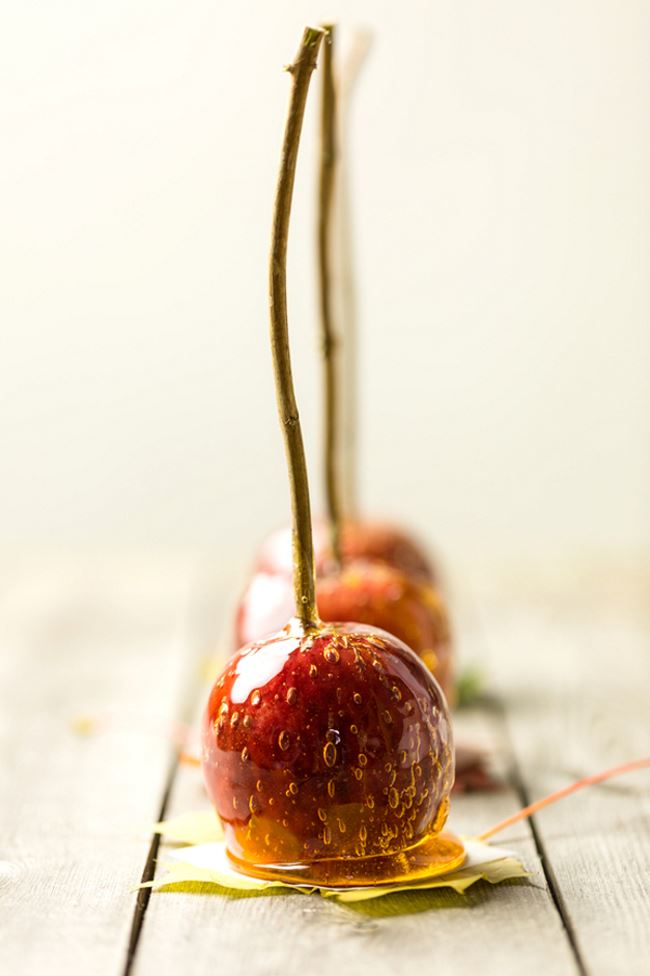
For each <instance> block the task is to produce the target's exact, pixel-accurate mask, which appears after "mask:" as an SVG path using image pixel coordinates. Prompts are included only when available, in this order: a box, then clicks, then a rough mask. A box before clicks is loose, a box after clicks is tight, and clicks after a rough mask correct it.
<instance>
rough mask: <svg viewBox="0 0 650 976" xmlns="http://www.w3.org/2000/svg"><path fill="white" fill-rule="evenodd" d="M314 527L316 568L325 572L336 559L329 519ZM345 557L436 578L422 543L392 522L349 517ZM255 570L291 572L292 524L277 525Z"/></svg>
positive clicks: (344, 539)
mask: <svg viewBox="0 0 650 976" xmlns="http://www.w3.org/2000/svg"><path fill="white" fill-rule="evenodd" d="M312 528H313V533H314V556H315V562H316V572H317V573H321V572H324V571H327V570H328V569H329V567H330V563H331V561H332V553H331V549H330V534H329V530H328V527H327V523H326V522H324V521H322V520H318V519H315V520H314V522H313V526H312ZM341 557H342V560H341V561H342V562H343V563H347V562H351V561H353V560H357V559H362V560H365V559H368V560H372V561H373V562H381V563H386V564H387V565H388V566H393V567H395V569H399V570H401V572H403V573H406V574H407V575H408V576H414V577H416V578H417V579H420V580H426V581H428V582H433V580H434V572H433V568H432V566H431V563H430V561H429V559H428V558H427V555H426V553H425V552H424V551H423V549H422V547H421V546H419V545H418V543H417V542H416V540H415V539H414V538H413V537H412V536H411V535H409V533H408V532H405V531H404V530H403V529H400V528H398V527H397V526H395V525H391V524H390V523H388V522H381V521H366V520H365V519H364V520H359V519H346V520H345V521H344V522H343V525H342V527H341ZM254 570H255V571H256V572H263V573H269V574H273V573H285V574H286V575H287V576H290V575H291V573H292V571H293V564H292V555H291V529H290V528H289V526H283V527H282V528H279V529H276V530H275V531H274V532H272V533H271V534H270V535H269V536H268V537H267V539H266V540H265V541H264V542H263V544H262V546H261V548H260V550H259V552H258V554H257V559H256V562H255V566H254Z"/></svg>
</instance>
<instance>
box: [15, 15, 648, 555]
mask: <svg viewBox="0 0 650 976" xmlns="http://www.w3.org/2000/svg"><path fill="white" fill-rule="evenodd" d="M323 17H342V18H343V20H342V35H345V33H346V30H347V31H348V32H349V30H350V29H351V28H353V27H354V26H357V25H362V26H366V27H369V28H371V29H372V30H373V32H374V34H375V42H374V46H373V50H372V53H371V56H370V57H369V59H368V62H367V64H366V66H365V69H364V73H363V76H362V78H361V80H360V83H359V86H358V90H357V93H356V96H355V101H354V105H353V115H352V120H351V121H352V139H351V145H350V151H351V152H352V153H353V167H352V173H351V181H352V188H353V190H354V202H355V212H354V224H355V243H356V254H357V268H358V291H359V302H360V315H361V322H360V329H361V343H362V351H363V366H362V376H361V384H362V387H361V390H362V396H363V431H362V432H363V442H362V456H361V462H362V464H361V466H362V497H363V499H364V501H365V503H366V505H367V508H368V509H369V510H371V511H373V512H386V513H392V514H394V515H396V516H398V517H401V518H402V519H404V518H406V519H407V520H409V521H410V522H411V523H414V524H416V525H420V526H421V527H422V529H423V530H424V531H425V532H426V533H427V534H428V536H429V538H430V539H432V540H436V541H437V542H438V544H439V545H440V546H441V548H442V549H443V550H445V551H446V553H447V555H448V556H449V557H450V558H451V559H452V560H454V559H455V560H463V559H465V558H472V557H473V556H474V555H475V554H477V553H482V554H488V556H489V555H490V554H494V555H498V554H499V553H505V552H508V553H515V554H520V555H523V556H527V557H528V558H531V557H535V556H536V555H537V554H540V553H542V552H544V553H545V554H550V555H551V556H552V557H553V556H554V554H556V555H558V556H559V555H561V554H565V553H575V552H580V553H590V552H596V551H615V550H618V551H630V550H634V549H638V548H639V547H642V546H644V545H647V544H648V543H649V542H650V525H649V520H648V518H647V498H648V494H649V492H650V458H649V452H648V447H647V445H648V443H649V441H650V436H649V435H650V429H649V428H650V410H649V409H648V408H649V406H650V404H649V403H648V399H649V397H648V393H647V387H648V383H647V381H648V366H649V361H650V347H649V339H648V311H649V309H650V294H649V291H650V289H649V286H648V259H649V258H650V207H649V203H650V200H649V196H650V193H649V181H648V173H649V172H650V122H649V118H650V77H649V75H650V59H649V58H648V51H649V50H650V6H649V5H648V4H647V3H646V2H644V0H625V2H620V0H553V2H547V3H544V4H541V3H540V4H532V3H521V2H520V0H495V2H494V3H490V4H487V3H482V2H480V0H463V2H460V3H455V4H448V3H442V2H440V0H438V2H425V0H419V2H411V3H395V2H393V0H364V2H357V3H349V2H348V3H342V2H329V3H327V4H323V5H319V4H313V3H304V2H278V0H275V2H274V3H269V2H262V0H255V2H252V0H249V2H240V3H229V4H227V5H226V4H218V3H215V2H214V0H212V2H208V0H196V2H192V3H188V2H181V0H167V2H165V0H162V2H161V0H156V2H154V0H141V2H133V0H110V2H108V0H101V2H99V0H98V2H94V3H88V2H86V0H67V2H65V3H64V2H57V0H50V2H48V3H46V4H43V3H40V2H38V3H37V2H33V0H21V3H16V4H13V5H9V4H5V5H4V10H3V13H2V30H1V31H0V46H1V50H0V63H1V64H2V68H1V69H0V70H1V71H2V80H1V82H0V100H1V102H2V111H1V127H2V143H3V150H2V155H1V157H0V177H1V180H0V183H1V188H0V194H1V200H0V203H1V211H2V234H1V239H0V247H1V251H0V267H1V269H2V274H1V275H0V310H1V314H2V338H1V343H2V349H1V356H0V399H1V403H2V410H1V413H0V448H1V452H2V488H1V496H0V497H1V500H2V504H1V505H0V540H2V541H3V542H4V543H5V544H11V545H15V544H18V545H31V544H42V543H46V544H53V545H60V544H63V545H66V544H74V545H78V544H91V545H118V544H120V545H121V544H135V545H149V544H156V545H168V544H172V545H189V546H205V547H209V548H213V549H216V550H217V551H218V552H220V553H221V554H222V555H223V558H224V559H228V560H232V561H233V563H235V562H237V564H239V563H240V561H241V559H242V558H246V557H247V556H248V554H249V551H250V549H251V548H252V547H253V546H254V544H255V542H256V541H257V539H258V538H259V537H260V535H262V534H263V533H264V532H265V531H266V530H267V529H268V528H269V527H270V526H271V525H273V524H274V523H276V522H278V521H282V520H283V518H284V517H285V512H286V506H287V491H286V484H285V479H284V468H283V463H284V462H283V456H282V449H281V443H280V437H279V433H278V431H277V424H276V418H275V405H274V401H273V391H272V380H271V369H270V356H269V351H268V343H267V310H266V253H267V246H268V239H269V227H270V209H271V201H272V194H273V186H274V181H275V175H276V167H277V161H278V152H279V144H280V138H281V132H282V125H283V119H284V113H285V108H286V102H287V96H288V89H289V86H288V78H287V76H286V75H285V74H284V73H283V72H282V70H281V68H282V65H283V64H284V63H286V62H288V61H289V60H290V59H291V58H292V56H293V54H294V51H295V48H296V45H297V42H298V39H299V36H300V33H301V29H302V26H303V24H304V23H306V22H312V21H315V20H317V19H319V18H323ZM344 40H345V36H342V42H343V41H344ZM315 131H316V117H315V112H314V102H313V101H312V103H311V107H310V110H309V112H308V116H307V119H306V129H305V137H304V142H303V151H302V154H301V158H300V161H299V176H298V185H297V189H296V201H295V208H294V222H293V233H292V238H291V245H290V252H291V253H290V282H289V288H290V317H291V326H292V334H293V341H294V351H295V364H296V370H297V371H298V372H299V374H300V375H299V397H300V403H301V411H302V415H303V419H304V423H305V432H306V439H307V445H308V449H309V452H310V461H311V470H312V481H313V484H314V495H315V500H316V503H317V504H318V499H319V498H320V467H319V435H320V430H319V422H318V397H319V384H318V378H319V373H318V366H317V359H316V354H315V353H316V341H315V335H316V332H315V329H316V326H315V321H316V320H315V301H314V274H313V264H314V261H313V216H314V215H313V191H314V175H315V174H314V166H315V159H314V141H315V140H314V137H315Z"/></svg>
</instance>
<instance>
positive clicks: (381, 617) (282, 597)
mask: <svg viewBox="0 0 650 976" xmlns="http://www.w3.org/2000/svg"><path fill="white" fill-rule="evenodd" d="M292 594H293V591H292V587H291V582H290V579H289V577H286V576H283V575H280V574H270V573H267V572H258V573H256V574H255V575H254V576H253V578H252V579H251V581H250V583H249V585H248V587H247V589H246V591H245V592H244V595H243V597H242V599H241V601H240V603H239V606H238V608H237V614H236V619H235V635H234V636H235V641H234V643H235V646H236V647H241V646H243V645H244V644H247V643H249V642H250V641H256V640H262V639H263V638H265V637H267V636H268V635H269V634H272V633H274V632H276V631H278V630H279V629H280V627H281V626H282V624H283V622H284V621H285V620H287V618H288V617H289V616H290V614H291V612H292V599H293V596H292ZM316 597H317V602H318V612H319V614H320V616H321V619H322V620H325V621H337V620H343V621H356V622H357V623H363V624H369V625H370V626H372V627H379V628H381V629H382V630H386V631H388V632H389V633H391V634H394V635H395V636H396V637H398V638H399V639H400V640H401V641H403V642H404V643H405V644H406V645H407V646H408V647H410V648H411V649H412V650H413V651H415V653H416V654H417V655H418V656H419V657H421V658H422V660H423V661H424V663H425V664H426V665H427V667H428V668H429V669H430V671H431V672H432V674H433V675H434V677H435V678H436V680H437V681H438V682H439V684H440V685H441V686H442V689H443V691H444V693H445V695H446V696H447V699H448V700H449V701H450V702H451V703H452V704H453V700H454V674H453V653H452V644H451V635H450V628H449V619H448V616H447V612H446V609H445V605H444V602H443V600H442V598H441V596H440V594H439V592H438V591H437V590H436V589H435V588H434V587H433V586H431V585H430V584H428V583H425V582H424V581H422V580H418V579H415V578H414V577H412V576H409V575H407V574H405V573H403V572H400V571H399V570H396V569H394V568H392V567H390V566H388V565H386V564H384V563H371V562H364V561H356V562H350V563H348V564H346V565H344V566H343V568H342V569H341V570H340V571H338V572H337V571H330V572H323V573H321V574H320V576H319V577H318V579H317V583H316Z"/></svg>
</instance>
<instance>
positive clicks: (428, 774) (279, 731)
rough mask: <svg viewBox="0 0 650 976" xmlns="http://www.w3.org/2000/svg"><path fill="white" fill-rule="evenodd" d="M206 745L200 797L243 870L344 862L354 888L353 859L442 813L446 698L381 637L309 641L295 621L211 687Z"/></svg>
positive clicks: (439, 819)
mask: <svg viewBox="0 0 650 976" xmlns="http://www.w3.org/2000/svg"><path fill="white" fill-rule="evenodd" d="M202 736H203V751H202V767H203V774H204V778H205V783H206V787H207V791H208V795H209V797H210V800H211V801H212V803H213V805H214V807H215V809H216V812H217V813H218V815H219V817H220V819H221V822H222V823H223V826H224V831H225V837H226V844H227V848H228V851H229V853H230V855H231V856H232V857H234V859H235V860H236V861H238V862H241V863H243V864H244V865H247V864H248V865H251V866H253V865H257V866H259V865H267V864H268V865H278V864H279V865H294V866H295V865H301V864H305V865H308V864H310V863H313V862H318V861H323V862H325V863H329V861H330V860H331V859H339V858H342V859H352V860H346V861H345V865H344V868H345V871H346V872H347V874H346V879H347V880H348V881H349V880H350V878H351V877H352V875H350V870H351V865H352V864H353V863H354V859H357V860H358V859H360V858H367V857H372V856H376V855H391V854H395V853H396V852H401V851H403V850H404V849H406V848H408V847H411V846H412V845H414V844H416V843H417V842H418V841H419V840H421V839H424V838H427V837H430V836H432V835H436V834H438V833H439V831H440V830H441V829H442V827H443V825H444V823H445V820H446V818H447V813H448V808H449V793H450V791H451V788H452V786H453V780H454V758H453V757H454V750H453V742H452V732H451V724H450V720H449V713H448V710H447V705H446V702H445V699H444V696H443V694H442V692H441V690H440V687H439V686H438V684H437V682H436V681H435V680H434V679H433V677H432V676H431V673H430V672H429V671H428V669H427V668H426V667H425V666H424V665H423V664H422V662H421V661H420V660H419V659H418V658H417V657H416V655H415V654H413V652H412V651H411V650H410V649H409V648H408V647H406V645H404V644H403V643H402V642H401V641H399V640H397V639H396V638H394V637H392V636H391V635H390V634H387V633H385V632H383V631H381V630H378V629H376V628H369V627H366V626H363V625H360V624H349V623H343V624H329V625H323V626H322V628H321V629H319V630H317V631H316V632H314V633H312V634H307V635H305V633H304V632H301V631H300V629H299V628H298V626H297V624H296V622H295V621H294V622H293V626H292V625H289V626H288V627H286V628H285V629H284V630H283V631H282V632H281V633H278V634H275V635H274V636H273V637H271V638H269V639H267V640H265V641H262V642H259V643H255V644H249V645H248V646H246V647H244V648H242V649H241V650H240V651H238V652H237V653H236V654H235V655H233V657H231V658H230V659H229V661H228V662H227V664H226V667H225V669H224V671H223V672H222V674H221V676H220V677H219V678H218V680H217V681H216V683H215V685H214V687H213V688H212V692H211V694H210V698H209V701H208V704H207V708H206V710H205V715H204V719H203V731H202ZM360 863H363V862H360ZM253 873H254V872H253ZM329 883H336V878H335V877H330V879H329Z"/></svg>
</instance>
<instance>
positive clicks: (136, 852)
mask: <svg viewBox="0 0 650 976" xmlns="http://www.w3.org/2000/svg"><path fill="white" fill-rule="evenodd" d="M189 586H190V572H189V568H188V565H187V563H186V562H185V561H182V560H179V559H177V558H175V559H173V560H172V561H171V562H170V563H168V564H167V565H165V564H164V563H161V562H160V560H155V561H152V560H142V559H137V560H131V561H125V560H124V559H120V560H118V561H116V562H109V561H107V560H103V561H102V560H100V561H98V560H96V559H90V558H89V559H87V560H73V561H70V560H63V559H60V558H54V559H52V560H50V561H48V562H47V564H45V565H43V564H39V565H38V566H35V565H31V566H30V565H29V563H28V564H27V565H24V566H23V567H22V573H21V574H20V576H19V578H18V579H16V580H15V581H14V583H13V584H12V585H11V586H9V587H8V589H7V591H6V592H5V593H4V597H3V600H2V602H0V754H1V758H2V761H1V762H0V810H1V816H0V862H1V864H0V917H1V918H2V924H1V937H0V971H1V972H3V973H11V974H12V976H33V974H34V973H37V972H43V973H47V974H48V976H58V974H61V976H70V974H76V973H79V974H89V973H93V974H94V973H97V974H103V973H106V974H111V976H114V974H117V973H119V972H121V971H122V969H123V966H124V960H125V954H126V947H127V942H128V938H129V931H130V927H131V922H132V916H133V909H134V904H135V895H134V887H135V886H136V885H137V884H138V882H139V880H140V877H141V874H142V870H143V864H144V862H145V859H146V855H147V850H148V847H149V842H150V834H149V831H148V829H147V828H148V824H149V823H150V822H151V819H152V817H155V816H156V815H157V813H158V810H159V807H160V802H161V796H162V792H163V789H164V785H165V782H166V779H167V775H168V769H169V766H170V761H171V748H170V742H169V739H168V722H169V718H170V717H171V716H173V715H174V712H175V710H176V707H177V702H178V692H179V687H180V685H181V684H182V681H183V675H184V669H185V661H184V650H185V648H184V644H185V617H186V614H187V607H188V593H189ZM80 715H90V716H95V717H99V718H100V719H102V718H103V719H104V721H103V723H101V724H100V725H99V726H98V727H97V729H96V732H95V733H94V734H90V735H87V736H83V735H80V734H79V733H78V732H75V731H74V728H73V724H74V721H75V719H76V718H77V717H78V716H80Z"/></svg>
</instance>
